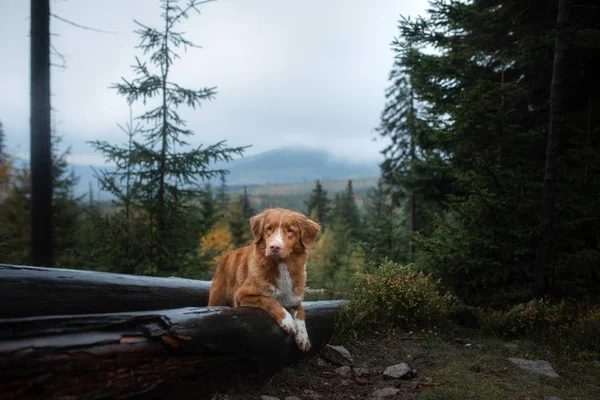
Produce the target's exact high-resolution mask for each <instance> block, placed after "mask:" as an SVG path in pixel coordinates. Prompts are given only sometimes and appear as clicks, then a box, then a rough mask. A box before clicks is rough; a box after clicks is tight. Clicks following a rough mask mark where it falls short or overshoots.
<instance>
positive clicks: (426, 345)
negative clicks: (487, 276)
mask: <svg viewBox="0 0 600 400" xmlns="http://www.w3.org/2000/svg"><path fill="white" fill-rule="evenodd" d="M454 333H455V335H459V336H460V338H461V340H460V341H457V340H455V338H456V336H446V337H443V336H436V335H433V334H428V333H424V332H415V333H413V334H412V335H413V336H418V337H419V338H420V339H422V340H406V338H407V336H409V334H408V333H407V332H405V331H398V330H395V331H390V332H386V333H381V334H379V335H375V334H372V335H370V336H369V337H363V338H360V339H359V340H353V341H349V342H348V343H347V344H346V347H347V348H348V349H349V351H350V352H351V353H352V355H353V357H354V360H355V366H357V367H361V368H363V367H366V368H369V369H375V370H377V371H378V372H377V373H376V374H375V375H374V376H371V377H370V378H369V383H368V384H367V385H360V384H359V383H357V382H355V381H354V379H342V378H341V377H339V376H337V374H336V373H335V369H336V368H337V366H334V365H327V366H322V365H318V363H317V361H316V359H314V358H313V359H309V360H305V361H303V362H301V363H299V364H297V365H294V366H292V367H289V368H286V369H284V370H283V371H280V372H279V373H277V374H276V375H275V376H274V377H273V379H271V381H270V382H269V384H268V385H267V386H266V387H265V388H263V390H262V391H261V393H260V394H268V395H271V396H276V397H279V398H284V397H285V396H298V397H300V398H302V397H303V396H304V393H305V391H306V390H307V389H308V390H310V391H312V392H315V393H317V394H318V395H320V396H321V397H322V398H327V399H333V400H337V399H350V398H368V397H369V396H370V394H371V393H373V392H374V391H376V390H379V389H382V388H385V387H396V388H398V389H400V394H399V395H397V396H396V397H394V398H398V399H417V400H434V399H443V400H454V399H456V400H459V399H460V400H469V399H470V400H476V399H477V400H500V399H503V400H504V399H514V400H525V399H530V400H534V399H535V400H538V399H539V400H541V399H543V398H544V397H545V396H556V397H559V398H562V399H569V400H576V399H578V400H592V399H598V398H600V367H599V366H595V365H593V364H592V363H591V362H589V361H580V362H573V361H570V360H568V359H563V358H561V356H559V355H557V354H556V353H554V352H552V350H551V349H548V348H542V347H539V346H538V345H536V344H534V343H531V342H518V345H519V349H518V350H517V352H516V353H514V354H510V353H509V350H508V349H507V348H506V346H505V345H506V343H507V342H502V341H500V340H498V339H496V338H493V337H488V336H480V335H479V333H478V332H477V331H464V330H463V331H460V332H458V331H457V332H454ZM467 343H469V344H471V346H465V344H467ZM510 343H514V342H510ZM507 357H520V358H532V359H538V358H539V359H545V360H547V361H549V362H551V364H552V366H553V368H554V369H555V370H556V372H558V373H559V374H560V375H561V377H560V378H557V379H551V378H546V377H543V376H537V375H530V374H527V373H525V372H523V371H521V369H520V368H519V367H517V366H516V365H513V364H511V363H510V362H508V361H506V358H507ZM399 362H406V363H408V364H409V365H410V366H411V367H412V368H415V369H416V370H417V371H418V375H417V376H416V377H414V378H411V379H408V380H388V379H384V378H383V376H382V375H381V371H383V369H385V367H387V366H389V365H393V364H395V363H399ZM428 382H429V385H430V386H428ZM419 385H420V386H419ZM434 385H439V386H434ZM255 394H256V393H255ZM239 396H240V397H232V400H237V399H242V398H249V397H244V396H247V394H243V393H239Z"/></svg>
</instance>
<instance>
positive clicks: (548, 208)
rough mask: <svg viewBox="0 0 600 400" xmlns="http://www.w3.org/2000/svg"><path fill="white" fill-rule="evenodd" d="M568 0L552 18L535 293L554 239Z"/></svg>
mask: <svg viewBox="0 0 600 400" xmlns="http://www.w3.org/2000/svg"><path fill="white" fill-rule="evenodd" d="M568 21H569V1H568V0H559V4H558V16H557V21H556V45H555V50H554V65H553V72H552V84H551V89H550V123H549V130H548V143H547V146H546V166H545V171H544V191H543V197H542V202H543V204H542V218H541V222H540V239H539V241H538V244H537V248H536V261H535V267H534V285H533V291H534V295H535V296H536V297H542V296H544V295H546V294H547V293H548V273H549V270H550V264H551V262H550V259H551V256H550V250H551V247H552V241H553V239H554V219H555V218H554V213H555V212H554V202H555V193H556V185H557V181H558V178H557V172H558V157H559V150H560V149H559V144H560V141H561V137H562V135H563V134H564V132H563V131H564V110H563V103H564V91H563V87H564V79H565V75H566V71H565V63H566V57H565V53H566V50H567V49H568V46H569V38H568V33H569V31H568V27H567V24H568Z"/></svg>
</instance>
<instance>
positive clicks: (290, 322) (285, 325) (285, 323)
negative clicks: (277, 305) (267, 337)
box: [279, 309, 298, 336]
mask: <svg viewBox="0 0 600 400" xmlns="http://www.w3.org/2000/svg"><path fill="white" fill-rule="evenodd" d="M284 311H285V318H283V320H281V322H280V323H279V325H281V328H282V329H283V330H284V331H285V332H286V333H287V334H288V335H291V336H296V334H297V333H298V326H297V325H296V321H294V318H292V315H291V314H290V313H289V312H288V311H287V310H285V309H284Z"/></svg>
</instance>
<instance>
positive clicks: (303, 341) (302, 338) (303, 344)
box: [295, 319, 311, 352]
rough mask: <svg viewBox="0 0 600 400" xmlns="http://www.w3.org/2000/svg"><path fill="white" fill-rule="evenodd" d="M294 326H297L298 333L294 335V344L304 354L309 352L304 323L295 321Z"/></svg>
mask: <svg viewBox="0 0 600 400" xmlns="http://www.w3.org/2000/svg"><path fill="white" fill-rule="evenodd" d="M296 325H298V333H297V334H296V337H295V339H296V344H297V345H298V347H299V348H300V350H302V351H304V352H306V351H309V350H310V347H311V344H310V339H309V338H308V332H307V331H306V323H305V322H304V320H301V319H297V320H296Z"/></svg>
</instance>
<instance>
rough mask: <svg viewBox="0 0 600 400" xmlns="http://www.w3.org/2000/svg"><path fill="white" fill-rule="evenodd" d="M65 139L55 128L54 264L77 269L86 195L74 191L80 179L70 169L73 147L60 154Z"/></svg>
mask: <svg viewBox="0 0 600 400" xmlns="http://www.w3.org/2000/svg"><path fill="white" fill-rule="evenodd" d="M62 139H63V138H62V137H61V136H60V135H58V134H57V133H56V129H55V128H53V135H52V180H53V181H52V191H53V193H52V203H53V204H52V211H53V236H54V253H55V254H54V255H55V256H54V258H55V264H56V265H57V266H60V267H65V268H71V267H75V266H77V264H78V262H79V258H78V256H77V252H78V249H77V244H78V242H77V236H78V229H79V223H80V218H81V213H82V206H81V202H82V200H83V197H84V195H79V196H77V195H76V194H75V188H76V187H77V184H78V182H79V177H78V176H76V175H75V171H74V170H73V169H71V168H69V164H68V160H67V157H68V156H69V155H70V154H71V147H68V148H67V149H66V150H65V151H63V152H61V151H60V144H61V143H62Z"/></svg>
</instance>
